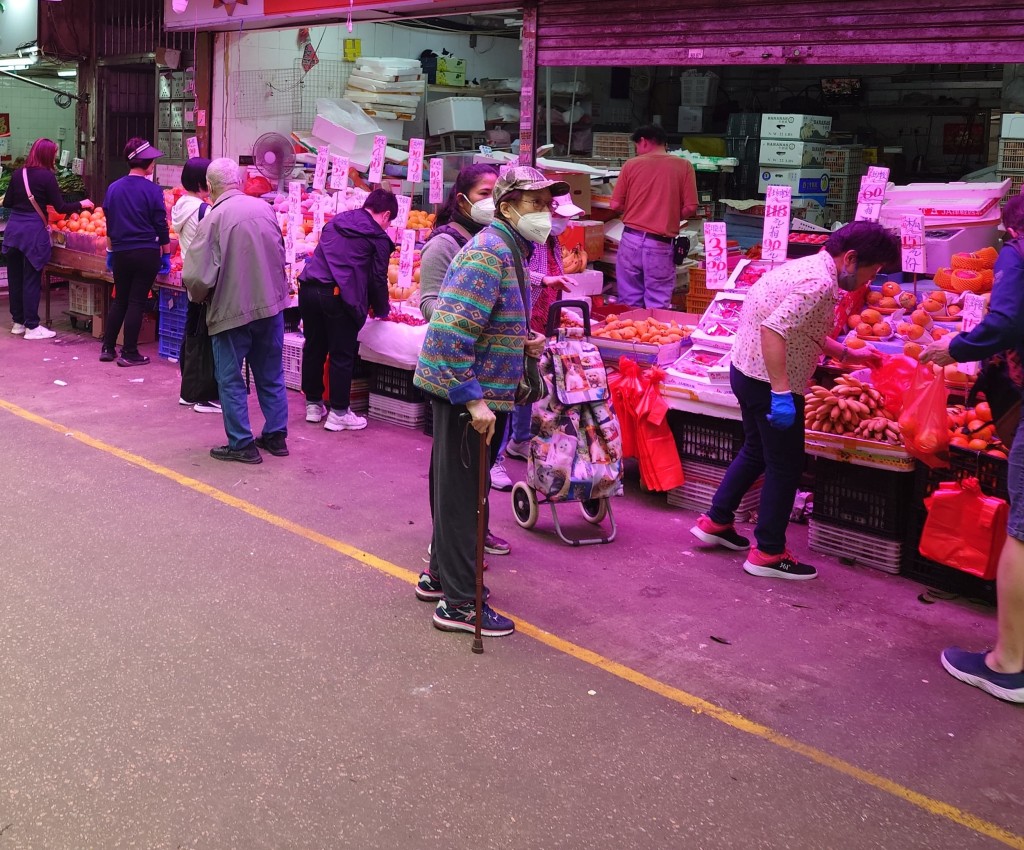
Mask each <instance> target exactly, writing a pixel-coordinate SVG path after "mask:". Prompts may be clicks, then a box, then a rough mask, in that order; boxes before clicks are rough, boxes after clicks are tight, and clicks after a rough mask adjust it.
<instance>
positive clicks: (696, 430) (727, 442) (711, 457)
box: [668, 410, 743, 466]
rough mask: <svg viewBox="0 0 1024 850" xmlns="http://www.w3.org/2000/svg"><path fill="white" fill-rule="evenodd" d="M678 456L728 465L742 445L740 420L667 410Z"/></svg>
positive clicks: (718, 464)
mask: <svg viewBox="0 0 1024 850" xmlns="http://www.w3.org/2000/svg"><path fill="white" fill-rule="evenodd" d="M668 426H669V428H671V430H672V436H673V437H674V438H675V441H676V448H677V449H678V451H679V457H681V458H683V459H689V460H699V461H701V462H702V463H710V464H713V465H714V466H728V465H729V464H730V463H732V460H733V458H734V457H736V455H737V454H739V451H740V449H741V448H743V423H742V422H737V421H736V420H734V419H717V418H715V417H714V416H702V415H701V414H699V413H687V412H686V411H682V410H670V411H669V412H668Z"/></svg>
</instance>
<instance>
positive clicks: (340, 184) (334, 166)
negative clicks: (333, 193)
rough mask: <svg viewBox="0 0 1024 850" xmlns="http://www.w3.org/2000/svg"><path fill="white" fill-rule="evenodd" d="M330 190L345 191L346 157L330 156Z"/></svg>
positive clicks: (346, 183)
mask: <svg viewBox="0 0 1024 850" xmlns="http://www.w3.org/2000/svg"><path fill="white" fill-rule="evenodd" d="M331 188H332V189H347V188H348V157H347V156H332V157H331Z"/></svg>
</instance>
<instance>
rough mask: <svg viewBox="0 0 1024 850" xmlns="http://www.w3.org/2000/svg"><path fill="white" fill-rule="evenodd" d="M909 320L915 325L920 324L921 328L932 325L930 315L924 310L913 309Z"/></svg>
mask: <svg viewBox="0 0 1024 850" xmlns="http://www.w3.org/2000/svg"><path fill="white" fill-rule="evenodd" d="M910 321H912V322H913V323H914V324H915V325H920V326H921V327H922V328H930V327H931V326H932V317H931V316H929V315H928V314H927V313H926V312H925V311H924V310H915V311H914V312H913V313H911V314H910Z"/></svg>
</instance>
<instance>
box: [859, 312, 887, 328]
mask: <svg viewBox="0 0 1024 850" xmlns="http://www.w3.org/2000/svg"><path fill="white" fill-rule="evenodd" d="M860 319H861V321H862V322H864V323H865V324H867V325H873V324H874V323H875V322H880V321H882V314H881V313H879V312H878V311H877V310H870V309H869V310H864V311H863V312H861V314H860Z"/></svg>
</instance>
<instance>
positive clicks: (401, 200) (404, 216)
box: [395, 195, 412, 230]
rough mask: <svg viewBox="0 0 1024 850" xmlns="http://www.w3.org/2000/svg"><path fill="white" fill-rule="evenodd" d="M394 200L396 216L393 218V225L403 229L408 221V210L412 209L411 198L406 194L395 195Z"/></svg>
mask: <svg viewBox="0 0 1024 850" xmlns="http://www.w3.org/2000/svg"><path fill="white" fill-rule="evenodd" d="M395 200H396V201H398V216H397V217H396V218H395V227H397V228H398V229H399V230H405V227H406V225H407V224H408V223H409V210H410V209H412V198H410V197H409V196H408V195H397V196H396V197H395Z"/></svg>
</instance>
